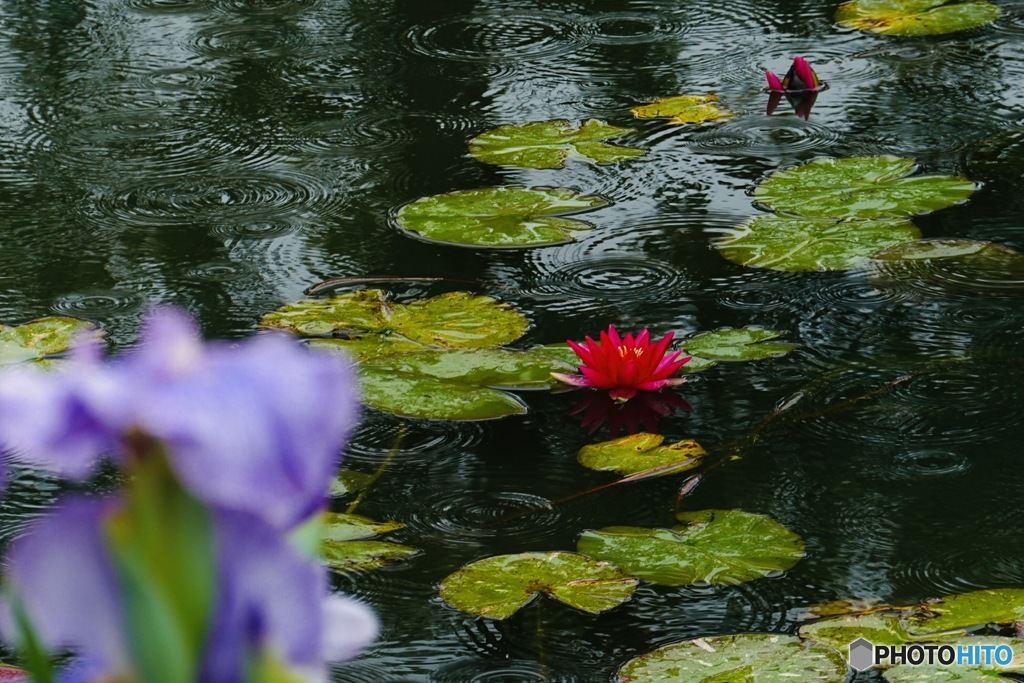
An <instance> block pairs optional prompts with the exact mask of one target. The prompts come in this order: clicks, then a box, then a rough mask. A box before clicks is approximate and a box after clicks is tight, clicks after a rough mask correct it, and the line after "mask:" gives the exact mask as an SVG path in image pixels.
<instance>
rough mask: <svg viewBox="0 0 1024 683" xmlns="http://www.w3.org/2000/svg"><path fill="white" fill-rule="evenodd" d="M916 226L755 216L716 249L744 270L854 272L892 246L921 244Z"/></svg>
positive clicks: (892, 221) (900, 222)
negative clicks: (907, 243)
mask: <svg viewBox="0 0 1024 683" xmlns="http://www.w3.org/2000/svg"><path fill="white" fill-rule="evenodd" d="M920 236H921V231H920V230H918V228H917V226H915V225H914V224H913V223H911V222H910V221H908V220H905V219H884V220H858V221H840V220H834V219H828V218H799V217H786V216H774V215H768V216H756V217H754V218H751V219H749V220H747V221H744V222H743V223H742V224H740V225H739V226H738V227H737V228H735V229H734V230H733V231H732V232H731V233H729V234H727V235H724V236H722V237H720V238H719V239H718V240H716V242H715V246H717V247H718V250H719V251H720V252H721V253H722V256H724V257H725V258H727V259H729V260H730V261H732V262H733V263H738V264H740V265H741V266H752V267H755V268H770V269H772V270H783V271H790V272H801V271H826V270H850V269H852V268H858V267H861V266H864V265H866V264H867V263H868V262H869V261H870V259H871V257H872V256H873V255H874V254H876V253H877V252H879V251H881V250H882V249H885V248H887V247H891V246H895V245H897V244H902V243H904V242H909V241H911V240H916V239H917V238H919V237H920Z"/></svg>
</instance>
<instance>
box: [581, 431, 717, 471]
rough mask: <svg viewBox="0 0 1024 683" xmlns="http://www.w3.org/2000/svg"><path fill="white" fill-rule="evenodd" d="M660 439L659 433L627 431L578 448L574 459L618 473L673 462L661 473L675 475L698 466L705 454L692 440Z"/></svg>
mask: <svg viewBox="0 0 1024 683" xmlns="http://www.w3.org/2000/svg"><path fill="white" fill-rule="evenodd" d="M664 440H665V437H664V436H662V435H661V434H649V433H647V432H640V433H638V434H631V435H629V436H623V437H620V438H618V439H612V440H611V441H602V442H601V443H595V444H590V445H588V446H584V447H583V448H581V449H580V452H579V455H578V456H577V460H579V463H580V464H581V465H583V466H584V467H587V468H590V469H592V470H600V471H607V472H616V473H618V474H622V475H630V474H636V473H637V472H645V471H647V470H650V469H653V468H655V467H662V466H665V465H671V464H673V463H676V464H677V466H676V467H672V468H671V469H666V470H665V471H664V472H663V474H675V473H677V472H685V471H686V470H692V469H694V468H695V467H699V466H700V464H701V462H703V460H704V456H705V455H707V452H706V451H705V450H704V449H703V448H702V447H701V445H700V444H699V443H697V442H696V441H692V440H688V441H680V442H678V443H674V444H672V445H670V446H662V445H661V443H662V442H663V441H664Z"/></svg>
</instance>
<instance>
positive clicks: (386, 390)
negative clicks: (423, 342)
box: [359, 349, 575, 420]
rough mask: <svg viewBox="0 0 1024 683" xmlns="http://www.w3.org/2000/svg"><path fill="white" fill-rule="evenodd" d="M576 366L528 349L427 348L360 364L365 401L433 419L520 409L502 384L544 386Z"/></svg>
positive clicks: (501, 414)
mask: <svg viewBox="0 0 1024 683" xmlns="http://www.w3.org/2000/svg"><path fill="white" fill-rule="evenodd" d="M573 370H575V366H573V365H571V364H569V363H565V362H563V361H560V360H558V359H557V358H555V357H554V356H553V355H552V354H550V353H546V352H544V351H538V350H535V349H530V350H527V351H510V350H508V349H475V350H450V351H425V352H422V353H409V354H402V355H397V356H390V357H385V358H379V359H376V360H371V361H367V362H365V363H362V364H361V365H360V366H359V378H360V384H361V386H362V399H363V402H364V403H365V404H366V405H368V406H371V407H373V408H376V409H378V410H383V411H385V412H389V413H394V414H396V415H404V416H406V417H418V418H426V419H433V420H484V419H491V418H496V417H504V416H507V415H521V414H523V413H525V412H526V406H525V405H524V404H523V402H522V401H520V400H519V399H518V398H516V397H515V396H512V395H511V394H508V393H506V392H505V391H502V389H543V388H546V387H550V386H552V385H553V384H554V380H553V379H552V378H551V373H552V372H571V371H573Z"/></svg>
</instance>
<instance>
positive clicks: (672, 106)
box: [629, 95, 733, 124]
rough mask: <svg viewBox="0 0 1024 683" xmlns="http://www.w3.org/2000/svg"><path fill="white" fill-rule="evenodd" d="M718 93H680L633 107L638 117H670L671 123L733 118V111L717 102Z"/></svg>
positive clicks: (633, 112)
mask: <svg viewBox="0 0 1024 683" xmlns="http://www.w3.org/2000/svg"><path fill="white" fill-rule="evenodd" d="M717 101H718V96H717V95H679V96H677V97H666V98H665V99H661V100H657V101H655V102H651V103H650V104H644V105H640V106H639V107H633V108H632V109H630V110H629V111H630V112H631V113H632V114H633V116H635V117H637V118H638V119H653V118H668V119H669V123H676V124H686V123H704V122H706V121H717V120H719V119H729V118H732V115H733V114H732V112H731V111H729V110H728V109H723V108H722V107H720V106H718V105H717V104H715V102H717Z"/></svg>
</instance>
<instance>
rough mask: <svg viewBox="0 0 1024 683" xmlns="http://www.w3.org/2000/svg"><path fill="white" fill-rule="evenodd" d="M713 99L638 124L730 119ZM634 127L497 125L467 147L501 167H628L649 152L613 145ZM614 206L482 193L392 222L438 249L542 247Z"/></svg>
mask: <svg viewBox="0 0 1024 683" xmlns="http://www.w3.org/2000/svg"><path fill="white" fill-rule="evenodd" d="M717 99H718V98H717V97H716V96H715V95H682V96H678V97H670V98H666V99H663V100H658V101H656V102H652V103H650V104H646V105H642V106H638V107H634V108H633V109H631V110H630V111H631V113H632V114H633V115H634V116H635V117H637V118H666V119H668V123H669V124H678V125H681V124H688V123H705V122H713V121H717V120H719V119H724V118H729V117H731V116H732V112H730V111H728V110H726V109H724V108H722V107H720V106H719V105H718V104H716V101H717ZM634 132H635V131H634V130H633V129H632V128H626V127H623V126H613V125H611V124H609V123H606V122H604V121H599V120H597V119H590V120H588V121H586V122H584V123H583V124H582V125H579V126H577V125H575V124H573V123H572V122H571V121H567V120H565V119H555V120H552V121H532V122H530V123H523V124H510V125H504V126H498V127H497V128H494V129H491V130H489V131H486V132H484V133H481V134H480V135H477V136H476V137H474V138H473V139H472V140H470V141H469V153H470V154H471V155H472V156H473V157H474V158H475V159H477V160H478V161H480V162H482V163H485V164H492V165H497V166H515V167H519V168H537V169H555V168H563V167H565V164H566V162H567V161H568V160H569V159H570V158H574V157H575V158H578V159H581V160H584V161H590V162H594V163H598V164H610V163H616V162H621V161H628V160H630V159H634V158H636V157H640V156H643V155H644V154H646V153H647V150H644V149H639V148H637V147H629V146H626V145H622V144H613V143H611V142H608V141H609V140H614V139H617V138H622V137H625V136H628V135H630V134H632V133H634ZM609 204H610V202H609V201H608V200H607V199H605V198H603V197H598V196H595V195H588V194H584V193H581V192H578V191H577V190H573V189H570V188H565V187H517V186H499V187H484V188H477V189H472V190H459V191H456V192H448V193H444V194H438V195H433V196H429V197H420V198H419V199H417V200H415V201H413V202H410V203H408V204H405V205H404V206H402V207H400V208H399V209H398V210H397V211H396V212H395V216H394V221H395V223H396V224H397V225H398V226H399V227H400V228H402V229H403V230H405V231H407V232H409V233H410V234H412V235H415V236H417V237H420V238H422V239H425V240H430V241H433V242H442V243H445V244H453V245H459V246H472V247H483V248H510V247H520V248H521V247H538V246H544V245H551V244H561V243H564V242H571V241H573V240H574V239H575V238H576V235H577V234H578V233H579V232H581V231H585V230H589V229H591V227H592V226H591V225H590V224H588V223H586V222H584V221H581V220H578V219H575V218H566V216H570V215H574V214H577V213H580V212H583V211H590V210H593V209H598V208H601V207H604V206H608V205H609Z"/></svg>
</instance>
